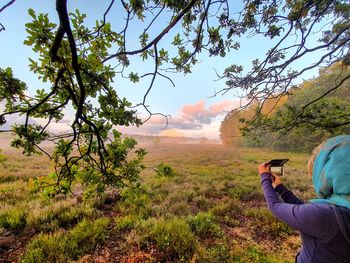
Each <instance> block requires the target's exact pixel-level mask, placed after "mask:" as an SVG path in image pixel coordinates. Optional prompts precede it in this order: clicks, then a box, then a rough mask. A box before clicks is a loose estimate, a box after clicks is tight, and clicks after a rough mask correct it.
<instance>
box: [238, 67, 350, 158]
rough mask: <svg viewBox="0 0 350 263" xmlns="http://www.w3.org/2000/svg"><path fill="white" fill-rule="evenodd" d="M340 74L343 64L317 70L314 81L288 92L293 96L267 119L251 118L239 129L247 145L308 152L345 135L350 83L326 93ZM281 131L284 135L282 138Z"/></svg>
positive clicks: (265, 117)
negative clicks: (318, 71) (309, 103)
mask: <svg viewBox="0 0 350 263" xmlns="http://www.w3.org/2000/svg"><path fill="white" fill-rule="evenodd" d="M342 71H343V69H342V65H339V64H336V65H334V66H332V67H330V68H327V69H323V70H320V75H319V76H318V77H317V78H314V79H312V80H309V81H305V82H304V83H302V84H301V85H300V86H299V87H298V88H297V89H294V90H291V91H290V93H291V94H292V96H290V97H289V99H288V100H287V101H286V102H285V103H284V104H281V105H278V106H277V107H275V109H274V111H273V112H271V114H269V115H268V116H266V115H264V116H261V117H260V118H255V119H253V120H252V121H251V123H250V125H249V126H245V127H244V128H243V129H242V132H243V134H245V136H246V142H247V143H249V144H250V145H253V146H258V145H260V146H264V147H269V148H273V149H276V150H283V151H304V152H310V151H311V150H312V149H313V148H314V147H315V146H317V145H318V144H320V142H322V141H323V140H325V139H327V138H329V137H331V136H334V135H339V134H348V133H349V132H350V125H346V123H348V124H350V115H349V111H350V103H349V97H350V90H349V87H350V81H349V80H347V81H345V82H344V83H343V85H341V86H340V87H339V88H338V89H337V90H335V91H332V92H328V91H329V90H331V89H332V87H333V85H334V83H336V82H337V80H338V76H339V74H340V72H342ZM347 71H349V69H348V70H347ZM326 93H328V95H327V96H326V97H324V98H323V99H322V100H319V101H316V102H315V103H313V104H311V105H310V106H308V107H307V108H306V109H305V110H304V111H303V112H302V113H301V114H299V109H300V108H301V107H303V105H305V104H306V103H308V102H310V101H313V100H315V99H316V98H318V96H319V94H326ZM250 108H252V107H250ZM254 122H256V123H254ZM291 127H292V128H293V129H291ZM281 132H283V134H284V136H281ZM254 138H255V140H254Z"/></svg>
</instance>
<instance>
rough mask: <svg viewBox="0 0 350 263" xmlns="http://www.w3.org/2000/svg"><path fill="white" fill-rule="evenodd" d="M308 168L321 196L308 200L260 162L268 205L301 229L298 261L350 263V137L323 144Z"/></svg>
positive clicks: (277, 215)
mask: <svg viewBox="0 0 350 263" xmlns="http://www.w3.org/2000/svg"><path fill="white" fill-rule="evenodd" d="M308 167H309V168H308V170H309V174H310V175H311V176H312V181H313V186H314V190H315V192H316V194H317V197H318V199H314V200H311V201H310V202H308V203H304V202H303V201H302V200H300V199H299V198H298V197H296V196H295V195H294V194H293V193H292V192H291V191H290V190H288V189H287V188H286V187H285V186H284V185H283V184H282V182H281V178H280V177H279V176H277V175H275V174H271V172H270V167H269V165H268V163H263V164H260V165H259V167H258V170H259V174H260V176H261V184H262V187H263V191H264V196H265V200H266V202H267V206H268V208H269V209H270V210H271V212H272V214H273V215H274V216H275V217H277V218H278V219H280V220H281V221H284V222H285V223H287V224H288V225H289V226H291V227H292V228H293V229H295V230H298V231H299V232H300V234H301V239H302V247H301V249H300V251H299V253H298V254H297V256H296V258H295V262H297V263H314V262H319V263H323V262H324V263H332V262H335V263H345V262H350V136H349V135H342V136H337V137H334V138H331V139H328V140H327V141H325V142H324V143H322V144H321V145H320V146H319V147H317V148H316V149H315V151H314V152H313V155H312V156H311V158H310V160H309V164H308ZM279 197H280V198H279Z"/></svg>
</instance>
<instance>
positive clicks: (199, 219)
mask: <svg viewBox="0 0 350 263" xmlns="http://www.w3.org/2000/svg"><path fill="white" fill-rule="evenodd" d="M189 223H190V226H191V229H192V230H193V232H194V233H196V234H197V235H198V236H200V237H201V238H206V237H210V236H211V237H220V236H222V231H221V228H220V227H219V226H218V225H217V224H216V223H215V222H214V215H213V214H212V213H205V212H200V213H198V214H197V215H195V216H193V217H190V218H189Z"/></svg>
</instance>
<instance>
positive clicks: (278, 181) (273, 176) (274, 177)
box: [271, 173, 282, 188]
mask: <svg viewBox="0 0 350 263" xmlns="http://www.w3.org/2000/svg"><path fill="white" fill-rule="evenodd" d="M271 179H272V187H273V188H276V187H277V186H278V185H280V184H281V183H282V181H281V178H280V177H279V176H278V175H276V174H273V173H272V174H271Z"/></svg>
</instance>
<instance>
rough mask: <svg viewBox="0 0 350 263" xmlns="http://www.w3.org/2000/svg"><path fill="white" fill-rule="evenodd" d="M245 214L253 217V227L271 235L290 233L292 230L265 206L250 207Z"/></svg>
mask: <svg viewBox="0 0 350 263" xmlns="http://www.w3.org/2000/svg"><path fill="white" fill-rule="evenodd" d="M246 216H247V217H250V218H253V219H254V222H253V223H252V225H253V226H254V228H255V229H256V230H257V231H259V232H263V233H266V234H269V235H271V236H273V237H279V236H284V235H290V234H291V233H292V232H293V230H292V229H291V228H290V227H289V226H288V225H287V224H285V223H283V222H281V221H280V220H278V219H277V218H276V217H274V216H273V215H272V213H271V212H270V211H269V210H268V209H267V208H250V209H248V210H247V211H246Z"/></svg>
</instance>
